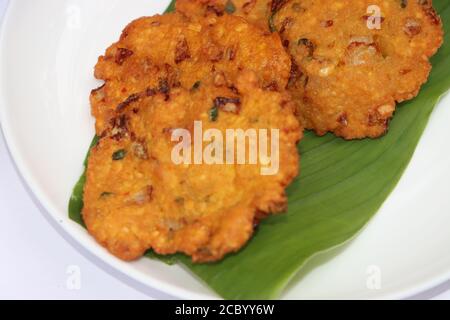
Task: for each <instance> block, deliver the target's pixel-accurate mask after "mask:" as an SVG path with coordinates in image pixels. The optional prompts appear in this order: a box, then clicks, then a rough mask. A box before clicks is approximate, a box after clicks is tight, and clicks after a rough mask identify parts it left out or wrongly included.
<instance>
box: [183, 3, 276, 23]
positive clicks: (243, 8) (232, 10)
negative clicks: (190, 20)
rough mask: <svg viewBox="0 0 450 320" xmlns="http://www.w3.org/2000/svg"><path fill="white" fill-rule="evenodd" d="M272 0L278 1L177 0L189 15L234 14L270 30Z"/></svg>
mask: <svg viewBox="0 0 450 320" xmlns="http://www.w3.org/2000/svg"><path fill="white" fill-rule="evenodd" d="M272 2H275V3H277V1H271V0H177V2H176V10H177V11H178V12H182V13H184V14H186V15H189V16H192V15H203V16H207V15H208V14H216V15H218V16H222V15H224V14H227V13H228V14H233V15H236V16H240V17H243V18H245V19H247V20H248V21H249V22H250V23H252V24H254V25H256V26H258V27H260V28H262V29H264V30H269V20H270V17H271V13H272ZM278 2H279V1H278Z"/></svg>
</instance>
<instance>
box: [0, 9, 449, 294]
mask: <svg viewBox="0 0 450 320" xmlns="http://www.w3.org/2000/svg"><path fill="white" fill-rule="evenodd" d="M12 3H13V2H12V1H9V0H6V9H5V11H4V13H3V19H2V21H1V24H0V70H1V69H2V68H1V66H2V65H3V58H4V57H3V56H4V53H3V52H4V50H3V45H4V40H5V35H6V33H7V29H8V25H9V20H10V11H11V7H12V5H13V4H12ZM16 3H17V2H16ZM0 17H1V15H0ZM3 82H4V81H3V77H0V136H1V137H2V139H3V140H4V142H5V146H6V150H7V152H8V154H9V157H10V159H11V162H12V163H13V166H14V169H15V171H16V173H17V174H18V176H19V179H20V181H21V183H22V185H23V186H24V187H25V189H26V191H27V193H28V194H29V196H30V198H31V199H32V200H33V203H34V204H35V205H36V207H37V209H38V210H39V211H40V212H41V213H42V214H43V215H44V217H45V218H46V220H48V223H49V224H50V225H52V227H53V228H54V229H55V231H56V232H57V233H58V234H60V236H61V237H62V238H64V240H65V241H67V242H69V244H71V245H72V247H74V249H75V250H77V251H78V252H80V253H81V254H82V255H83V256H84V257H85V258H87V259H88V260H89V261H91V262H92V263H94V264H95V265H97V266H98V267H99V268H100V269H101V270H103V271H106V272H108V273H110V274H111V272H109V271H107V270H105V268H104V266H101V265H100V263H104V264H106V265H107V266H109V267H111V268H112V269H113V270H114V271H116V272H118V273H119V274H122V275H124V276H125V277H128V278H130V279H132V280H134V281H136V282H137V283H140V284H143V285H144V286H147V287H149V288H152V289H153V290H156V291H159V292H161V293H164V294H166V295H169V296H174V297H176V298H179V299H186V300H212V299H221V298H220V297H218V296H217V293H215V292H214V291H213V290H212V289H211V288H208V290H210V291H211V294H209V295H208V294H201V293H195V292H192V291H191V290H189V289H185V288H181V287H177V286H175V285H172V284H168V283H167V282H165V281H162V280H159V279H157V278H154V277H149V276H148V275H143V274H141V272H140V271H138V270H135V268H133V267H132V265H131V264H129V263H127V262H124V261H121V260H119V259H117V258H115V257H114V256H112V255H111V254H109V253H108V252H107V251H106V250H105V249H104V248H103V247H101V246H100V245H98V244H96V243H90V242H89V240H88V238H87V235H84V236H79V235H80V231H81V230H80V226H79V225H78V224H76V223H75V222H74V221H72V220H70V219H69V217H68V215H67V214H64V215H63V218H61V215H59V214H58V212H59V211H58V210H57V209H56V208H55V207H54V206H53V205H52V204H51V200H50V199H48V198H47V197H46V196H45V193H44V191H43V190H41V189H40V188H39V187H38V186H37V183H36V181H35V180H34V179H33V178H32V176H31V175H30V173H29V171H28V170H27V167H26V165H25V163H24V161H23V159H22V158H21V156H20V154H19V151H18V150H17V149H16V148H15V146H14V137H13V136H14V135H13V134H12V131H11V129H10V126H9V124H8V123H7V121H6V120H5V119H6V113H7V112H6V109H7V101H6V98H5V95H4V92H5V91H4V84H3ZM444 96H445V94H444V95H443V96H441V97H440V99H439V101H438V102H437V104H436V105H438V104H439V103H441V101H442V98H443V97H444ZM408 166H409V165H408ZM69 198H70V195H69V196H68V200H69ZM49 218H50V219H49ZM66 236H68V237H69V239H67V238H66ZM70 240H71V241H70ZM72 241H73V243H72ZM74 244H77V246H75V245H74ZM87 254H89V256H87ZM97 260H98V261H97ZM160 263H162V262H160ZM112 276H114V277H115V278H116V279H117V276H115V275H112ZM449 279H450V266H449V270H447V271H446V272H442V273H439V274H436V275H434V276H428V277H423V280H422V281H420V283H417V284H410V285H407V286H404V288H403V289H399V290H396V291H395V292H392V293H385V294H383V293H382V294H379V295H376V296H375V297H374V299H376V300H384V299H387V300H396V299H408V298H412V297H414V296H417V295H419V294H421V293H426V292H427V291H429V290H432V289H433V288H436V287H438V286H439V285H442V284H444V283H445V282H447V281H448V280H449ZM118 280H119V281H122V282H125V281H124V279H118ZM198 281H201V280H198ZM125 283H126V282H125ZM126 284H127V285H130V284H129V283H126ZM131 286H132V287H133V288H134V286H133V285H131ZM138 290H139V289H138ZM214 295H216V297H214Z"/></svg>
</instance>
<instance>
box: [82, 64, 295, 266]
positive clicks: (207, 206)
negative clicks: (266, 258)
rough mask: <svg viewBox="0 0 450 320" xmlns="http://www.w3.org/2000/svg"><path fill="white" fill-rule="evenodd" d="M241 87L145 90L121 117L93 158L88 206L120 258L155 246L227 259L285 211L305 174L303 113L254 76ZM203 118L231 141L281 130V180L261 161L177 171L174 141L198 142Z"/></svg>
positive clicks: (98, 232) (94, 224) (99, 235)
mask: <svg viewBox="0 0 450 320" xmlns="http://www.w3.org/2000/svg"><path fill="white" fill-rule="evenodd" d="M236 86H237V88H238V90H239V93H237V91H236V90H231V89H229V88H226V87H216V86H215V85H210V84H207V83H201V84H200V85H198V86H196V88H195V89H192V90H186V89H182V88H175V89H173V90H171V92H170V93H169V94H167V95H166V94H161V93H158V92H156V91H144V92H142V93H140V94H138V95H137V96H138V98H136V99H135V100H134V101H132V102H130V103H129V105H128V106H126V107H124V108H123V109H122V110H121V112H118V113H117V115H116V118H115V120H114V121H112V122H111V124H112V127H111V128H109V129H108V130H107V134H106V135H105V136H103V137H102V138H101V139H100V141H99V143H98V145H97V146H96V147H94V148H93V150H92V153H91V156H90V158H89V163H88V169H87V181H86V185H85V190H84V208H83V218H84V221H85V223H86V225H87V227H88V230H89V232H90V233H91V234H92V235H93V236H94V237H95V238H96V240H97V241H98V242H99V243H101V244H102V245H103V246H105V247H106V248H107V249H108V250H109V251H110V252H111V253H113V254H114V255H116V256H117V257H119V258H121V259H124V260H133V259H137V258H139V257H141V256H142V255H143V254H144V253H145V251H146V250H148V249H153V250H154V251H155V252H157V253H159V254H173V253H177V252H181V253H184V254H186V255H189V256H191V257H192V259H193V261H195V262H208V261H216V260H220V259H221V258H223V257H224V256H225V255H226V254H228V253H231V252H235V251H238V250H239V249H240V248H241V247H242V246H243V245H244V244H245V243H246V242H247V241H248V240H249V238H250V237H251V235H252V234H253V231H254V227H255V223H257V222H258V221H259V220H260V219H262V218H264V217H265V216H266V215H269V214H271V213H277V212H280V211H283V210H284V209H285V207H286V196H285V188H286V187H287V186H288V185H289V184H290V183H291V181H292V180H293V179H294V178H295V177H296V176H297V174H298V163H299V156H298V152H297V148H296V144H297V142H298V141H299V139H300V137H301V129H300V127H299V124H298V121H297V119H296V117H295V116H294V114H293V109H294V108H295V106H294V105H293V103H292V102H291V100H290V96H289V95H286V94H285V93H279V92H272V91H268V90H263V89H262V88H261V87H260V85H259V84H258V79H257V77H256V76H255V75H254V74H253V73H247V72H245V73H244V74H243V75H242V76H241V77H240V79H239V80H238V81H237V83H236ZM194 121H201V122H202V126H203V132H206V130H208V129H218V130H219V131H220V132H221V133H222V134H223V135H224V136H226V129H243V130H247V129H256V130H258V129H268V130H270V129H280V131H279V171H278V173H277V174H275V175H266V176H264V175H261V172H260V169H261V167H262V165H261V162H259V161H258V164H253V165H252V164H210V165H208V164H205V163H203V164H191V165H188V164H186V165H185V164H181V165H176V164H175V163H174V162H172V159H171V153H172V150H173V148H174V146H175V145H176V144H177V143H178V142H172V141H171V140H172V139H171V138H172V137H171V135H172V133H173V132H174V130H177V129H187V130H189V131H190V133H191V135H192V136H193V135H194V133H193V127H194ZM269 143H270V142H269ZM207 144H208V143H204V149H203V150H206V145H207ZM188 145H189V144H188ZM269 146H270V144H269ZM258 148H261V145H260V146H259V147H258ZM230 150H233V148H228V151H227V152H225V153H227V154H228V153H229V152H230ZM234 150H235V149H234ZM269 150H270V149H269ZM235 151H236V150H235ZM205 152H206V151H205ZM215 156H219V155H218V154H217V153H215ZM234 157H237V152H235V154H234ZM247 157H248V156H247ZM247 163H248V162H247Z"/></svg>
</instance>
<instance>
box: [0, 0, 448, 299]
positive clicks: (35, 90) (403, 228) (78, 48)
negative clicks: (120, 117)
mask: <svg viewBox="0 0 450 320" xmlns="http://www.w3.org/2000/svg"><path fill="white" fill-rule="evenodd" d="M168 2H169V1H168V0H165V1H155V0H132V1H130V0H129V1H123V0H95V1H93V0H38V1H37V0H14V1H11V2H10V6H9V8H8V10H7V13H6V16H5V21H4V24H3V27H2V34H1V39H0V46H1V47H0V52H1V56H0V72H1V73H0V120H1V124H2V129H3V133H4V136H5V139H6V141H7V144H8V147H9V149H10V152H11V154H12V156H13V158H14V160H15V162H16V165H17V167H18V169H19V171H20V173H21V175H22V176H23V178H24V180H25V181H26V183H27V184H28V186H29V188H30V189H31V190H32V191H33V193H34V194H35V196H36V197H37V199H39V201H40V202H41V204H42V205H43V206H44V207H45V209H46V211H47V212H48V213H49V214H50V215H51V217H52V218H53V219H55V221H56V222H57V223H58V224H59V225H60V226H61V228H63V230H64V231H65V232H67V233H68V234H70V235H71V236H72V237H73V238H74V239H75V240H76V241H78V242H79V243H80V244H81V245H82V246H83V247H84V248H86V249H87V250H88V251H90V252H91V253H93V254H94V255H95V256H97V257H98V258H99V259H101V260H103V261H104V262H106V263H107V264H109V265H111V266H112V267H114V268H115V269H117V270H119V271H121V272H123V273H124V274H126V275H128V276H130V277H132V278H134V279H135V280H137V281H139V282H140V283H142V284H145V285H147V286H150V287H153V288H156V289H158V290H161V291H163V292H165V293H167V294H170V295H172V296H174V297H179V298H187V299H195V298H198V299H208V298H217V296H216V295H215V294H214V293H213V292H212V291H210V290H209V289H208V288H207V287H206V286H205V285H203V284H202V283H201V282H200V281H199V280H198V279H196V278H194V276H192V275H191V274H190V273H189V272H188V271H186V270H185V269H183V268H182V267H178V266H174V267H169V266H166V265H164V264H162V263H160V262H157V261H151V260H148V259H142V260H141V261H138V262H135V263H124V262H122V261H119V260H117V259H116V258H114V257H113V256H111V255H109V254H108V253H107V252H106V251H105V250H104V249H103V248H101V247H100V246H99V245H97V244H96V243H95V242H94V241H93V239H92V238H91V237H90V236H89V235H88V234H87V233H86V231H85V230H84V229H83V228H81V227H79V226H78V225H77V224H75V223H74V222H72V221H70V220H69V219H68V217H67V203H68V200H69V196H70V193H71V191H72V187H73V185H74V183H75V182H76V181H77V179H78V177H79V175H80V173H81V164H82V162H83V158H84V155H85V152H86V151H87V147H88V145H89V143H90V141H91V138H92V136H93V134H94V131H93V128H94V123H93V119H92V118H91V116H90V112H89V102H88V96H89V92H90V90H91V89H92V88H94V87H96V85H97V84H98V83H97V82H96V81H95V80H94V78H93V75H92V73H93V72H92V71H93V66H94V65H95V63H96V60H97V57H98V56H99V55H100V54H102V53H103V51H104V49H105V48H106V47H107V46H108V45H109V44H111V43H112V42H114V41H116V40H117V39H118V37H119V35H120V32H121V30H122V29H123V27H124V26H125V25H126V24H127V23H128V22H129V21H131V20H132V19H134V18H137V17H139V16H143V15H152V14H155V13H159V12H162V11H163V10H164V8H165V7H166V6H167V4H168ZM449 121H450V99H448V98H446V99H444V100H443V101H442V102H441V103H440V104H439V106H438V107H437V108H436V110H435V112H434V114H433V115H432V118H431V121H430V124H429V126H428V128H427V130H426V132H425V134H424V136H423V138H422V140H421V142H420V145H419V147H418V149H417V152H416V154H415V156H414V159H413V161H412V163H411V165H410V166H409V168H408V170H407V172H406V174H405V175H404V177H403V178H402V180H401V182H400V184H399V186H398V187H397V188H396V190H395V192H394V193H393V194H392V195H391V197H390V198H389V199H388V201H387V202H386V203H385V205H384V206H383V208H382V209H381V210H380V212H379V213H378V214H377V216H376V218H375V219H374V220H372V222H371V223H370V224H369V226H368V227H367V228H366V229H365V230H364V232H362V233H361V234H360V235H359V237H358V238H357V239H356V240H354V241H352V242H351V243H350V244H349V245H347V246H346V247H345V248H343V249H340V250H339V252H338V254H336V253H333V254H330V255H329V256H328V257H326V259H325V258H320V259H319V258H317V259H314V260H313V261H312V262H310V263H309V264H308V266H307V268H306V269H305V271H304V272H302V273H301V274H300V275H298V276H297V277H296V279H294V281H293V282H292V284H291V286H290V287H289V288H288V289H287V290H286V292H285V294H284V296H283V298H289V299H300V298H345V299H348V298H357V299H361V298H405V297H409V296H412V295H415V294H417V293H419V292H421V291H423V290H426V289H429V288H431V287H433V286H436V285H438V284H440V283H442V282H444V281H446V280H448V279H449V278H450V253H449V250H448V248H450V232H448V228H449V227H448V226H449V225H450V197H449V191H450V165H449V164H450V148H448V147H446V144H447V142H448V141H450V126H449V125H448V122H449ZM436 137H439V138H438V139H436ZM378 280H379V281H378ZM377 284H379V285H377Z"/></svg>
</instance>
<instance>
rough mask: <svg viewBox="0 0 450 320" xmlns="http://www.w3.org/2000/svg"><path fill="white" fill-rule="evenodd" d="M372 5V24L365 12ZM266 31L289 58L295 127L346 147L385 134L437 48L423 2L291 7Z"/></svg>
mask: <svg viewBox="0 0 450 320" xmlns="http://www.w3.org/2000/svg"><path fill="white" fill-rule="evenodd" d="M374 5H375V6H378V8H379V9H380V10H381V14H380V15H379V18H378V19H376V18H374V16H376V11H370V10H369V11H368V9H373V8H375V9H376V7H373V6H374ZM370 6H372V7H370ZM374 13H375V14H374ZM377 21H378V22H379V25H380V29H376V28H373V27H376V22H377ZM274 23H275V26H276V28H277V30H278V31H279V33H280V35H281V37H282V39H283V43H284V45H285V46H286V47H287V49H288V51H289V53H290V54H291V55H292V57H293V69H292V77H291V81H290V85H289V88H290V89H291V91H292V93H293V95H294V97H295V99H296V101H298V104H299V110H298V111H299V116H300V120H301V121H302V122H303V124H304V126H305V127H306V128H308V129H314V130H315V131H316V132H317V133H318V134H319V135H323V134H325V133H326V132H328V131H331V132H334V133H335V134H336V135H338V136H341V137H344V138H346V139H353V138H364V137H378V136H380V135H382V134H384V133H385V132H386V130H387V128H388V123H389V120H390V119H391V118H392V116H393V114H394V111H395V106H396V103H397V102H402V101H405V100H409V99H412V98H414V97H415V96H416V95H417V94H418V92H419V90H420V87H421V86H422V84H424V83H425V82H426V80H427V78H428V75H429V72H430V70H431V65H430V63H429V58H430V57H431V56H432V55H434V54H435V53H436V51H437V50H438V48H439V47H440V46H441V44H442V41H443V31H442V24H441V20H440V18H439V16H438V15H437V14H436V12H435V11H434V9H433V7H432V4H431V1H427V0H409V1H406V0H352V1H350V2H349V1H346V0H334V1H327V0H302V1H299V0H291V1H288V2H287V3H286V4H284V5H283V6H282V7H281V8H280V9H279V11H278V12H277V13H276V14H275V17H274ZM369 27H370V28H369Z"/></svg>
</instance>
